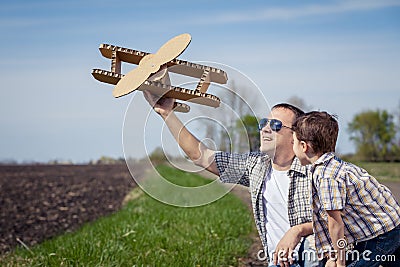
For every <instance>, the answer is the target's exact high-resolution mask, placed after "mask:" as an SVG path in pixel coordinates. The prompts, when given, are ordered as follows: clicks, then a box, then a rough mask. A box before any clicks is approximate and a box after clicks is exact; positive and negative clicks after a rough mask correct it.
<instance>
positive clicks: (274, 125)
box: [258, 118, 292, 132]
mask: <svg viewBox="0 0 400 267" xmlns="http://www.w3.org/2000/svg"><path fill="white" fill-rule="evenodd" d="M268 123H269V127H271V130H272V131H274V132H278V131H280V130H281V129H282V127H285V128H288V129H290V130H292V128H290V127H289V126H286V125H283V124H282V122H281V121H280V120H277V119H266V118H264V119H261V120H260V122H259V123H258V129H259V130H260V131H261V129H262V128H264V127H265V126H266V125H267V124H268Z"/></svg>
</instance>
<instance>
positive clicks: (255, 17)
mask: <svg viewBox="0 0 400 267" xmlns="http://www.w3.org/2000/svg"><path fill="white" fill-rule="evenodd" d="M394 6H400V1H397V0H380V1H376V0H346V1H338V2H336V3H334V4H330V5H322V4H320V5H308V6H298V7H294V8H293V7H291V8H281V7H271V8H264V9H260V8H257V9H254V10H247V11H246V12H243V10H240V11H238V12H231V13H224V14H221V13H219V14H218V15H217V16H216V17H214V18H208V19H205V18H204V17H203V18H201V20H196V23H199V24H202V23H242V22H252V21H268V20H270V21H271V20H292V19H298V18H302V17H310V16H321V15H330V14H338V13H345V12H357V11H364V10H372V9H379V8H386V7H394Z"/></svg>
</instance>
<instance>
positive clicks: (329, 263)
mask: <svg viewBox="0 0 400 267" xmlns="http://www.w3.org/2000/svg"><path fill="white" fill-rule="evenodd" d="M337 266H338V265H337V264H336V261H333V260H328V261H327V262H326V264H325V267H337Z"/></svg>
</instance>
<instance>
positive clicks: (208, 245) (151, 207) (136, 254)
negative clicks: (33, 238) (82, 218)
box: [0, 166, 254, 266]
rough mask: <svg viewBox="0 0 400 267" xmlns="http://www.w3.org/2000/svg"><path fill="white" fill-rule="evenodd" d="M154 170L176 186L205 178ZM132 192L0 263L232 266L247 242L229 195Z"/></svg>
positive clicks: (243, 211)
mask: <svg viewBox="0 0 400 267" xmlns="http://www.w3.org/2000/svg"><path fill="white" fill-rule="evenodd" d="M159 172H160V173H162V174H163V173H168V177H169V178H168V179H169V180H170V181H171V182H175V181H179V183H180V184H181V185H185V183H186V184H187V185H190V186H194V185H196V184H197V185H201V184H206V183H208V182H209V181H207V180H205V179H204V178H202V177H200V176H197V175H194V174H190V175H188V174H187V173H185V172H182V171H178V170H175V169H172V168H169V167H165V166H162V167H160V168H159ZM185 181H186V182H185ZM132 195H133V196H135V197H136V198H135V199H133V200H131V201H130V202H128V204H127V205H126V206H125V207H124V208H122V210H120V211H119V212H117V213H115V214H113V215H111V216H108V217H104V218H101V219H99V220H97V221H95V222H93V223H90V224H86V225H84V226H83V227H82V228H81V229H79V230H78V231H76V232H74V233H67V234H64V235H62V236H59V237H56V238H54V239H51V240H48V241H45V242H44V243H42V244H40V245H38V246H35V247H33V248H30V250H27V249H24V248H18V249H16V250H15V251H14V252H13V253H11V254H9V255H7V256H5V257H3V258H2V259H0V265H1V266H229V265H234V266H236V265H237V258H238V257H241V256H243V255H245V254H246V252H247V249H248V248H249V247H250V244H251V240H250V238H249V234H250V233H251V231H252V230H253V229H254V228H253V221H252V216H251V214H250V212H249V210H248V209H247V208H246V207H245V205H244V204H243V203H242V202H241V201H240V200H239V199H238V198H237V197H236V196H234V195H232V194H228V195H226V196H224V197H223V198H221V199H219V200H218V201H215V202H213V203H212V204H208V205H206V206H202V207H196V208H179V207H174V206H169V205H166V204H162V203H160V202H158V201H156V200H154V199H153V198H151V197H149V196H148V195H146V194H141V191H140V189H138V188H137V189H135V190H134V192H133V194H132Z"/></svg>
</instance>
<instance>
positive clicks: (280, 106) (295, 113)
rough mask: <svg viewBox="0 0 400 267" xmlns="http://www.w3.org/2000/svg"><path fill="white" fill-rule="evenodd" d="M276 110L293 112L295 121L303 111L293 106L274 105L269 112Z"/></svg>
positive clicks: (285, 104) (284, 104)
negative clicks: (281, 109)
mask: <svg viewBox="0 0 400 267" xmlns="http://www.w3.org/2000/svg"><path fill="white" fill-rule="evenodd" d="M277 108H283V109H288V110H291V111H292V112H293V114H294V117H295V119H297V118H298V117H299V116H300V115H303V114H304V111H302V110H301V109H299V108H298V107H296V106H293V105H292V104H288V103H280V104H276V105H275V106H273V107H272V109H271V110H274V109H277Z"/></svg>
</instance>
